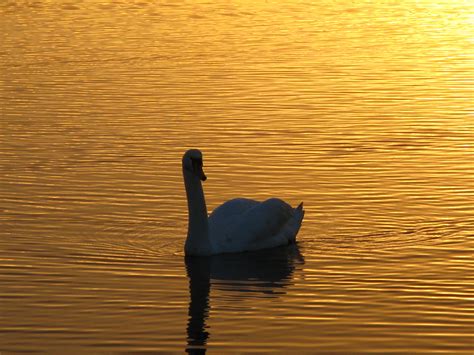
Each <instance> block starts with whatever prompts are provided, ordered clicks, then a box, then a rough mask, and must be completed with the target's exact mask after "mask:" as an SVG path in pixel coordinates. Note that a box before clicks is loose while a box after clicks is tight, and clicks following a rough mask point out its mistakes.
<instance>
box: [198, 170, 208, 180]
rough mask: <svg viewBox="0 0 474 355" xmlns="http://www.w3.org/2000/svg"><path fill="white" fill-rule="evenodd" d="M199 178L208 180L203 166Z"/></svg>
mask: <svg viewBox="0 0 474 355" xmlns="http://www.w3.org/2000/svg"><path fill="white" fill-rule="evenodd" d="M199 175H200V176H199V178H200V179H201V181H206V180H207V176H206V174H204V170H202V168H201V171H200V174H199Z"/></svg>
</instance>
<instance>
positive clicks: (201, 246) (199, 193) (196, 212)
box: [183, 171, 212, 255]
mask: <svg viewBox="0 0 474 355" xmlns="http://www.w3.org/2000/svg"><path fill="white" fill-rule="evenodd" d="M183 175H184V184H185V187H186V197H187V199H188V237H187V239H186V244H185V246H184V250H185V253H186V254H187V255H211V254H212V248H211V242H210V240H209V226H208V222H207V208H206V200H205V199H204V191H203V189H202V184H201V181H200V180H199V178H197V177H196V176H195V175H193V174H190V173H188V172H187V171H183Z"/></svg>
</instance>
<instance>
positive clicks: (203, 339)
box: [185, 244, 304, 354]
mask: <svg viewBox="0 0 474 355" xmlns="http://www.w3.org/2000/svg"><path fill="white" fill-rule="evenodd" d="M185 262H186V271H187V274H188V278H189V294H190V301H189V312H188V315H189V320H188V326H187V336H188V343H187V348H186V351H187V352H188V353H192V354H198V353H205V351H206V343H207V340H208V338H209V335H210V334H209V332H208V330H207V326H206V320H207V318H208V316H209V309H210V301H209V294H210V291H211V284H212V286H213V287H214V288H218V289H223V290H227V291H229V292H236V293H238V294H240V295H241V297H252V296H253V295H258V296H259V297H262V296H263V297H278V296H279V295H281V294H284V293H285V292H286V291H285V288H286V287H287V286H289V285H291V284H292V277H293V273H294V271H295V269H296V268H297V267H298V266H302V265H303V263H304V258H303V256H302V255H301V253H300V251H299V248H298V246H297V245H296V244H293V245H289V246H284V247H279V248H275V249H268V250H261V251H254V252H248V253H239V254H221V255H214V256H209V257H193V256H186V257H185ZM242 293H246V295H243V294H242ZM252 294H253V295H252Z"/></svg>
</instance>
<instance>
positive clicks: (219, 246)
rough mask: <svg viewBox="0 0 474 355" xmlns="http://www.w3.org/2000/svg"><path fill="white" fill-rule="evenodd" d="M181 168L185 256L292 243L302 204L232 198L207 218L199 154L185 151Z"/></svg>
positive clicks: (300, 221)
mask: <svg viewBox="0 0 474 355" xmlns="http://www.w3.org/2000/svg"><path fill="white" fill-rule="evenodd" d="M182 166H183V177H184V185H185V188H186V197H187V201H188V234H187V238H186V243H185V245H184V252H185V254H186V255H194V256H209V255H216V254H223V253H239V252H244V251H251V250H260V249H267V248H274V247H277V246H280V245H286V244H291V243H294V242H295V241H296V234H297V233H298V231H299V229H300V227H301V223H302V222H303V217H304V210H303V203H300V204H299V206H298V207H296V208H293V207H291V206H290V205H289V204H287V203H286V202H284V201H282V200H280V199H278V198H270V199H268V200H265V201H263V202H258V201H255V200H250V199H246V198H236V199H232V200H229V201H227V202H225V203H223V204H222V205H221V206H219V207H217V208H216V209H215V210H214V211H213V212H212V213H211V214H210V215H209V216H208V214H207V207H206V200H205V198H204V191H203V189H202V183H201V182H202V181H206V179H207V177H206V175H205V174H204V171H203V159H202V153H201V151H200V150H198V149H190V150H188V151H186V153H184V155H183V161H182Z"/></svg>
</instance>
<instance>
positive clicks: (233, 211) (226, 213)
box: [209, 198, 260, 224]
mask: <svg viewBox="0 0 474 355" xmlns="http://www.w3.org/2000/svg"><path fill="white" fill-rule="evenodd" d="M258 204H260V202H258V201H255V200H250V199H248V198H235V199H233V200H229V201H227V202H224V203H223V204H222V205H220V206H219V207H217V208H216V209H215V210H214V211H212V213H211V214H210V216H209V223H211V224H212V223H215V222H220V221H225V220H228V219H229V218H235V217H236V216H240V215H242V214H244V213H245V212H246V211H247V210H249V209H251V208H252V207H255V206H257V205H258Z"/></svg>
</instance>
